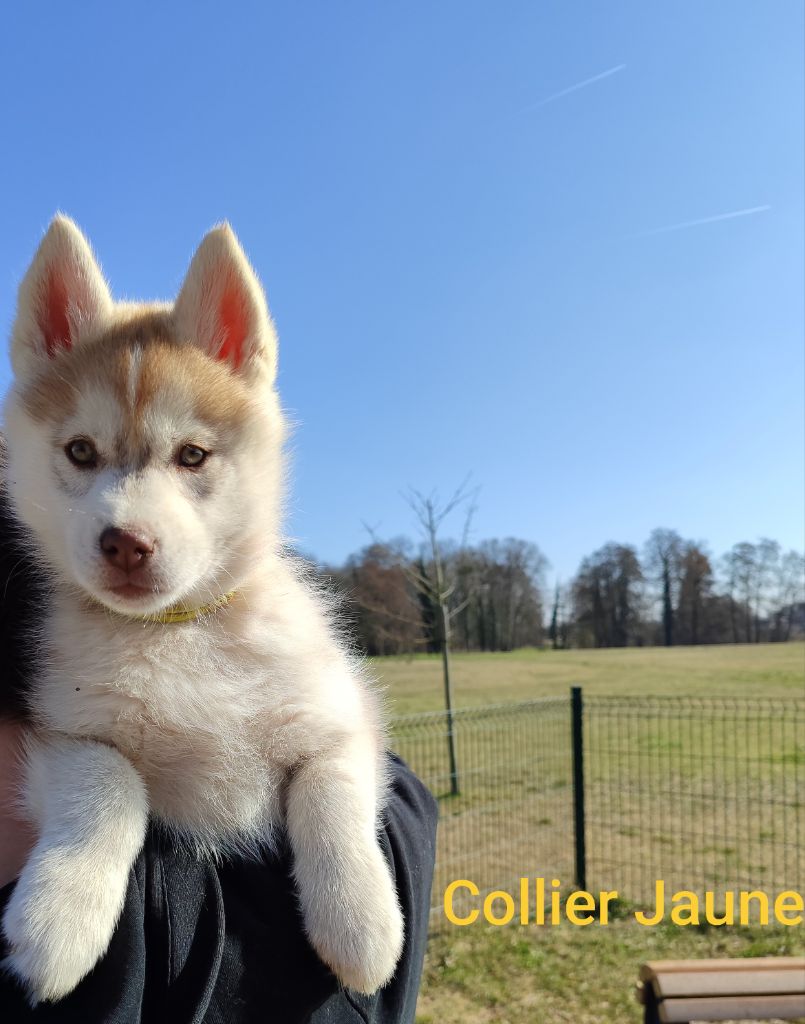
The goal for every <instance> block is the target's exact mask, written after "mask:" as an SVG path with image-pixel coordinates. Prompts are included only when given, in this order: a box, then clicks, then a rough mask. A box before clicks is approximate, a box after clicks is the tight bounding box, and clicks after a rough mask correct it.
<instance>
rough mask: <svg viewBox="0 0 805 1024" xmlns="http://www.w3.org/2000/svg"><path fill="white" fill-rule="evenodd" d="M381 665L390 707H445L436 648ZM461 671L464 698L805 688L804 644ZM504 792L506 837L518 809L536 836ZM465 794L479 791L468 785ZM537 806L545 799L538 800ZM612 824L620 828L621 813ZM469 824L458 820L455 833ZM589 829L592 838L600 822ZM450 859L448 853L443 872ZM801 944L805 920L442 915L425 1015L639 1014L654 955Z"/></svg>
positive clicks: (457, 686) (803, 949)
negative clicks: (449, 919)
mask: <svg viewBox="0 0 805 1024" xmlns="http://www.w3.org/2000/svg"><path fill="white" fill-rule="evenodd" d="M372 667H373V669H374V672H375V674H376V676H377V677H378V678H379V679H380V681H381V683H382V684H383V685H384V686H385V687H386V688H387V693H388V697H389V704H390V711H391V712H392V714H406V713H413V712H418V711H427V710H434V709H438V708H441V707H443V690H442V674H441V669H442V666H441V660H440V658H438V657H436V656H426V655H418V656H415V657H412V658H403V657H400V658H383V659H376V660H375V661H374V662H373V666H372ZM452 675H453V691H454V701H455V704H456V706H457V707H471V706H478V705H484V704H499V703H505V702H513V701H524V700H530V699H533V698H537V697H543V696H556V695H562V696H564V695H566V694H567V692H568V689H569V687H570V686H571V685H574V684H579V685H581V686H583V687H584V690H585V693H586V694H587V695H589V696H593V695H596V696H601V697H605V696H631V695H641V694H642V695H652V696H669V695H680V696H681V695H689V696H709V697H719V696H721V697H752V698H763V697H769V698H788V699H789V700H790V699H792V698H793V699H798V698H799V699H802V698H805V643H791V644H761V645H745V646H744V645H741V646H719V647H679V648H670V649H665V648H642V649H636V648H630V649H627V650H602V651H593V650H585V651H537V650H525V651H517V652H513V653H511V654H456V655H454V657H453V661H452ZM734 739H735V741H736V742H737V743H739V744H743V743H744V742H745V740H746V738H745V737H743V736H741V737H738V736H736V737H734ZM798 750H799V747H798ZM802 752H803V753H805V736H803V737H802ZM799 757H800V754H799V753H797V758H796V760H792V761H791V762H790V763H791V765H792V768H791V772H792V773H793V772H794V771H795V768H794V767H793V765H795V764H800V763H801V762H800V760H799ZM465 761H466V753H465ZM465 767H466V765H465ZM794 779H795V776H794V775H793V774H792V780H794ZM504 795H505V796H509V797H510V799H508V800H506V799H501V815H502V820H500V821H497V822H496V825H495V830H496V834H500V835H502V836H505V837H506V838H507V839H510V840H513V839H515V838H517V837H515V836H514V835H513V833H512V832H511V831H510V828H511V823H512V822H515V821H516V822H519V830H518V831H522V838H523V839H524V840H526V841H527V843H526V845H528V843H531V842H532V836H533V835H534V834H535V830H534V829H532V828H531V827H530V825H529V821H528V820H527V819H528V813H527V807H526V806H525V804H524V805H523V807H519V806H513V801H512V800H511V797H512V796H513V794H512V793H509V792H507V793H506V794H504ZM549 795H552V796H553V797H555V798H556V799H557V800H560V799H561V800H563V801H564V803H567V799H568V798H567V794H565V791H564V790H553V789H551V791H550V794H549ZM462 799H464V800H466V799H469V794H467V796H466V797H464V796H462ZM517 799H519V797H518V798H517ZM514 802H515V803H516V801H514ZM495 806H496V805H495ZM540 806H541V805H540ZM563 806H564V804H563ZM442 810H443V815H444V817H443V820H442V825H441V829H440V832H441V835H440V850H441V856H443V857H444V856H445V855H457V854H458V853H460V850H458V849H457V850H453V849H452V846H451V842H450V841H449V840H450V829H451V826H456V827H458V826H460V825H461V819H460V817H459V818H456V819H454V818H453V816H452V815H453V814H455V812H456V811H459V810H460V807H459V806H458V805H457V804H455V802H453V803H450V804H445V806H444V807H443V809H442ZM540 813H541V814H544V813H546V812H544V809H542V810H540ZM554 817H555V816H554ZM467 820H468V827H469V828H470V833H471V834H472V836H473V838H474V839H475V840H477V838H478V834H479V833H478V828H479V825H478V822H477V821H476V820H475V819H474V818H472V816H470V817H468V819H467ZM547 820H548V819H547V818H541V819H540V824H541V825H543V827H542V830H541V832H538V833H537V834H539V835H540V836H541V838H540V840H539V847H540V851H541V852H542V849H543V847H544V846H545V844H546V842H547V835H546V833H547V832H548V831H549V829H550V827H551V826H550V825H545V824H544V823H545V822H547ZM507 822H508V825H507ZM567 828H570V825H569V822H568V823H567ZM567 828H566V829H565V831H566V832H567ZM639 831H640V830H639V829H638V832H639ZM612 833H613V835H615V836H616V835H618V834H619V833H618V832H617V828H616V827H615V826H614V825H613V829H612ZM461 834H463V833H461V832H460V831H457V833H456V835H457V837H458V836H459V835H461ZM630 834H631V833H630ZM591 838H592V839H593V841H594V837H593V835H592V834H591ZM624 841H625V840H624ZM629 841H630V842H636V841H637V840H635V839H630V840H629ZM454 845H455V843H453V846H454ZM459 845H461V844H459ZM470 845H471V844H470ZM461 849H464V847H463V846H461ZM518 856H519V857H520V859H522V860H523V865H527V864H530V863H531V859H532V857H531V856H530V854H529V849H527V848H526V847H524V848H523V849H522V850H521V851H520V852H519V854H518ZM460 859H461V858H460V857H459V861H460ZM448 862H449V870H448V874H449V873H450V870H453V864H452V856H448ZM445 867H447V864H446V863H443V864H442V870H441V871H440V872H439V876H441V875H443V874H444V868H445ZM509 867H510V868H512V866H511V865H509ZM512 872H513V868H512ZM519 872H525V873H527V874H531V873H533V872H531V871H526V868H525V866H524V867H523V868H518V872H514V873H519ZM504 875H506V877H508V875H507V874H506V872H505V871H504V872H502V875H501V877H503V876H504ZM437 888H438V885H437ZM795 953H796V954H799V955H802V954H803V953H805V929H803V928H781V927H780V926H779V925H778V926H769V927H757V926H755V927H753V928H739V927H729V928H727V927H723V928H715V927H703V928H679V927H674V926H671V925H668V926H660V927H659V928H656V929H647V928H643V927H641V926H640V925H638V924H637V923H636V922H635V921H634V920H633V919H632V917H631V914H625V915H624V917H623V918H622V919H620V920H614V921H613V922H612V924H611V925H610V926H608V927H604V928H602V927H600V926H598V925H593V926H591V927H589V928H573V927H572V926H570V925H568V924H564V925H562V926H559V927H555V928H545V927H543V928H536V927H533V926H532V927H522V926H519V925H517V924H511V925H508V926H505V927H501V928H493V927H491V926H488V925H484V924H483V923H481V922H478V923H477V924H476V925H473V926H471V927H468V928H457V927H454V926H448V927H447V928H446V929H445V928H444V927H440V928H438V929H437V931H436V933H434V934H433V935H432V937H431V940H430V943H429V949H428V953H427V956H426V961H425V973H424V976H423V984H422V990H421V995H420V1000H419V1005H418V1013H417V1022H418V1024H487V1022H493V1021H494V1022H499V1024H532V1022H535V1021H540V1022H542V1021H544V1022H565V1021H567V1022H571V1021H572V1022H575V1024H596V1022H612V1024H615V1022H631V1024H639V1022H640V1021H641V1020H642V1012H641V1008H640V1007H639V1005H638V1004H637V1002H636V1001H635V998H634V984H635V981H636V978H637V971H638V968H639V966H640V964H641V963H643V962H644V961H645V960H650V959H666V958H668V959H684V958H705V957H714V956H722V957H723V956H729V957H736V956H739V957H740V956H749V957H751V956H764V955H766V956H768V955H791V954H795Z"/></svg>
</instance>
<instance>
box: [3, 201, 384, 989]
mask: <svg viewBox="0 0 805 1024" xmlns="http://www.w3.org/2000/svg"><path fill="white" fill-rule="evenodd" d="M54 280H55V281H56V285H55V286H53V287H52V286H51V284H52V282H53V281H54ZM48 288H50V291H49V292H48V290H47V289H48ZM43 296H44V298H43ZM62 300H64V302H66V309H65V310H64V315H63V316H62V315H61V311H60V310H59V309H58V308H57V309H56V311H55V313H54V303H55V304H56V306H57V307H58V304H59V302H60V301H62ZM148 310H150V311H155V312H156V314H158V315H159V316H163V317H164V318H165V323H167V324H168V326H169V328H170V330H171V332H172V334H173V335H174V336H175V337H176V339H177V342H178V343H177V344H176V345H175V346H174V348H175V350H176V357H175V360H174V356H173V355H172V354H170V353H169V358H168V363H167V365H168V367H169V370H168V372H166V373H165V375H164V380H160V383H159V387H157V388H156V389H153V388H152V392H153V393H151V394H150V397H149V400H148V401H147V403H146V405H145V406H144V407H138V406H137V402H138V400H139V399H138V397H137V396H138V395H139V394H140V390H139V389H140V388H141V386H142V380H141V379H140V376H141V374H142V373H143V372H144V371H143V370H142V367H143V366H144V365H145V362H146V361H147V359H148V358H149V355H148V349H147V345H148V342H147V341H145V342H143V341H142V340H136V339H135V337H134V332H133V335H132V341H131V344H130V345H129V344H126V349H127V350H126V352H125V357H126V360H125V364H123V363H121V364H120V365H125V374H126V375H127V376H126V378H125V381H124V383H123V385H121V382H120V381H118V382H117V385H116V388H115V387H112V385H111V382H107V381H106V380H104V379H99V378H98V377H97V375H93V374H91V373H88V374H87V375H86V378H85V379H83V378H82V379H81V380H80V381H79V382H78V383H74V384H72V385H71V388H70V390H69V392H67V394H68V395H69V402H68V405H69V408H68V409H65V410H64V415H63V416H62V415H59V414H58V413H55V414H52V415H47V416H45V417H43V416H41V415H40V416H36V415H33V414H32V413H31V408H30V402H29V401H27V400H26V395H27V394H28V393H29V391H30V388H31V386H32V384H34V383H36V382H37V381H38V380H39V379H40V378H41V379H43V380H45V379H49V378H47V374H48V373H49V372H50V373H51V376H52V371H53V368H54V366H55V367H56V368H57V369H58V368H59V367H62V368H68V369H69V365H70V364H69V361H70V360H72V359H76V358H77V354H78V353H79V352H80V350H81V349H82V346H85V345H103V344H106V343H105V342H104V341H103V337H104V335H105V332H106V333H108V332H109V331H110V330H112V331H117V332H118V335H119V334H120V331H121V330H122V331H123V333H124V334H125V325H126V324H128V323H129V322H131V323H132V324H135V323H136V322H137V316H138V315H139V312H140V309H139V307H134V306H131V305H123V304H114V303H113V302H112V299H111V297H110V294H109V290H108V288H107V286H106V283H105V282H104V279H103V277H102V275H101V272H100V270H99V268H98V266H97V264H96V262H95V260H94V257H93V256H92V253H91V251H90V249H89V246H88V245H87V243H86V241H85V240H84V238H83V236H82V235H81V233H80V232H79V230H78V228H77V227H76V226H75V225H74V224H73V223H72V222H71V221H69V220H67V219H66V218H63V217H60V218H57V219H56V220H55V221H54V222H53V224H52V225H51V227H50V230H49V231H48V233H47V235H46V236H45V238H44V240H43V242H42V244H41V246H40V249H39V251H38V253H37V255H36V257H35V259H34V261H33V264H32V266H31V268H30V270H29V272H28V275H27V276H26V278H25V280H24V281H23V284H22V286H21V288H20V297H19V310H18V313H17V319H16V323H15V326H14V330H13V335H12V361H13V365H14V369H15V375H16V378H15V383H14V386H13V388H12V390H11V391H10V393H9V396H8V398H7V401H6V404H5V408H4V415H5V431H6V439H7V445H8V454H7V466H6V469H5V477H6V480H5V486H6V487H7V488H8V492H9V495H10V497H11V500H12V503H13V506H14V508H15V511H16V515H17V517H18V518H19V520H20V522H21V523H22V524H24V526H25V527H27V530H28V532H29V535H30V538H31V542H32V544H34V546H35V548H36V550H37V552H38V558H39V561H40V562H41V565H42V567H43V570H44V571H45V572H46V574H47V576H48V578H49V580H50V582H51V584H52V590H53V599H52V602H51V608H50V611H49V613H48V615H47V617H46V619H45V620H44V621H43V622H42V624H41V629H40V641H41V649H42V652H43V656H44V665H43V669H42V671H41V673H40V675H39V678H38V679H37V681H36V685H35V686H34V687H33V689H32V692H31V694H30V708H31V712H32V723H33V726H32V737H31V741H30V743H29V746H28V752H27V757H26V766H25V768H26V770H25V784H24V794H23V798H24V801H25V806H26V808H27V810H28V813H29V815H30V816H31V817H32V818H33V820H34V821H35V822H36V824H37V826H38V827H39V830H40V835H39V841H38V843H37V845H36V848H35V850H34V852H33V854H32V856H31V858H30V861H29V863H28V864H27V865H26V867H25V868H24V870H23V873H22V876H21V878H20V880H19V882H18V884H17V887H16V890H15V893H14V896H13V898H12V900H11V902H10V904H9V907H8V909H7V911H6V914H5V917H4V919H3V930H4V932H5V935H6V938H7V940H8V943H9V947H10V949H11V955H10V957H9V960H8V962H7V965H6V966H7V967H8V968H9V969H10V970H12V971H13V972H14V973H15V975H16V976H17V977H18V978H19V980H20V981H21V982H22V983H23V984H25V985H26V986H27V987H28V989H29V992H30V994H31V998H32V999H33V1000H34V1001H36V1000H43V999H44V1000H47V999H58V998H60V997H61V996H63V995H65V994H66V993H68V992H69V991H71V990H72V989H73V988H74V987H75V985H76V984H77V983H78V982H79V981H80V980H81V978H82V977H83V976H84V975H85V974H86V973H87V972H88V971H89V970H90V969H91V968H92V966H93V965H94V963H95V962H97V960H98V958H99V957H100V956H101V955H102V954H103V952H104V950H105V949H106V947H107V946H108V943H109V940H110V938H111V935H112V932H113V930H114V927H115V924H116V921H117V918H118V916H119V914H120V911H121V907H122V901H123V897H124V894H125V888H126V884H127V879H128V876H129V871H130V868H131V865H132V862H133V860H134V859H135V857H136V855H137V853H138V851H139V849H140V847H141V844H142V840H143V835H144V831H145V825H146V821H147V816H148V814H151V815H153V816H154V817H156V818H158V819H160V820H161V821H162V822H163V823H165V824H166V825H167V826H169V827H170V828H172V829H173V830H174V831H175V833H176V834H177V836H178V837H180V838H181V839H182V840H183V841H187V842H189V843H191V844H193V846H194V847H195V848H196V849H197V850H198V852H199V855H210V856H221V855H229V854H243V855H246V856H251V855H257V854H259V852H260V851H261V850H264V849H265V848H266V847H267V846H269V845H270V843H271V840H272V836H273V835H275V834H276V830H277V829H278V828H285V829H287V833H288V836H289V838H290V840H291V844H292V849H293V855H294V865H295V877H296V882H297V887H298V892H299V898H300V902H301V907H302V910H303V914H304V921H305V927H306V930H307V934H308V936H309V938H310V941H311V943H312V945H313V946H314V948H315V949H316V950H317V952H318V953H319V955H320V956H321V957H322V959H323V960H324V961H325V962H326V963H327V964H328V965H329V966H330V967H331V968H332V970H333V971H334V972H335V974H336V975H337V976H338V977H339V979H340V980H341V981H342V982H343V983H344V984H345V985H348V986H350V987H353V988H356V989H358V990H361V991H364V992H371V991H373V990H375V989H376V988H378V987H379V986H380V985H382V984H383V983H384V982H385V981H387V980H388V978H389V977H390V976H391V974H392V973H393V970H394V967H395V964H396V962H397V959H398V957H399V953H400V949H401V945H402V936H403V923H402V917H401V913H400V910H399V906H398V903H397V898H396V895H395V892H394V886H393V883H392V880H391V877H390V874H389V870H388V867H387V865H386V863H385V860H384V858H383V855H382V852H381V850H380V847H379V845H378V842H377V827H378V814H379V811H380V808H381V803H382V797H383V789H384V778H383V770H382V764H383V757H382V755H383V746H384V731H383V725H382V716H381V714H380V709H379V705H378V700H377V697H376V694H375V692H374V691H373V689H372V687H371V686H370V685H369V684H368V682H367V681H366V680H365V679H364V677H363V675H362V671H361V667H360V665H358V664H357V663H356V662H355V661H354V660H353V659H351V658H350V657H349V656H348V655H347V654H346V653H345V650H344V648H343V645H342V644H341V643H340V642H339V638H338V636H337V634H336V633H335V632H334V630H333V627H332V625H331V619H330V616H329V614H328V608H327V604H326V601H325V600H324V599H323V598H322V597H321V596H320V595H319V594H318V593H317V592H316V590H315V589H314V588H312V587H311V586H310V585H309V584H308V583H307V582H306V580H305V576H304V574H303V573H302V572H301V571H300V569H299V568H298V567H297V566H296V565H295V563H294V562H293V561H292V560H290V559H289V558H288V557H287V556H286V555H285V554H284V553H283V546H282V540H281V535H280V527H279V519H280V509H281V484H282V478H283V456H282V448H283V440H284V436H285V428H284V423H283V418H282V414H281V411H280V406H279V402H278V399H277V395H276V392H275V390H274V378H275V367H276V339H275V335H274V330H273V326H272V324H271V321H270V318H269V314H268V310H267V307H266V303H265V298H264V295H263V291H262V289H261V287H260V285H259V283H258V281H257V278H256V276H255V274H254V272H253V271H252V269H251V267H250V266H249V264H248V262H247V260H246V258H245V256H244V255H243V253H242V251H241V249H240V246H239V245H238V243H237V240H236V239H235V236H234V235H233V234H232V232H231V230H230V229H229V228H228V227H226V226H224V227H220V228H216V229H214V230H213V231H212V232H210V234H209V235H207V237H206V238H205V239H204V241H203V242H202V244H201V246H200V248H199V250H198V252H197V253H196V256H195V257H194V259H193V261H192V264H191V267H190V270H189V272H188V277H187V280H186V281H185V283H184V285H183V287H182V289H181V292H180V295H179V298H178V300H177V302H176V304H175V306H174V307H170V306H161V307H148ZM222 311H223V312H222ZM222 318H223V321H227V318H229V322H230V327H229V328H228V327H227V323H226V322H223V323H222ZM233 323H234V327H232V326H231V325H232V324H233ZM65 325H66V327H65ZM59 329H61V333H60V332H59ZM228 330H229V334H227V331H228ZM65 334H66V335H67V337H62V336H61V335H65ZM233 337H234V338H235V341H236V342H237V344H236V345H233V343H232V338H233ZM109 344H111V342H110V343H109ZM124 344H125V341H124ZM190 349H193V351H192V352H191V351H190ZM199 350H200V351H201V352H202V353H203V359H204V360H207V361H210V362H214V363H215V372H220V373H224V374H226V375H228V376H227V377H226V379H225V380H224V378H221V381H222V384H221V387H222V388H223V387H224V385H225V386H226V388H230V389H235V390H233V391H232V394H233V395H234V396H235V398H238V396H239V395H240V396H242V403H243V408H242V409H241V410H240V412H238V409H239V408H240V406H238V402H239V401H240V399H239V398H238V401H234V399H233V401H232V402H230V406H231V408H230V407H228V410H227V416H228V417H229V419H228V420H227V423H226V424H224V422H223V420H222V419H221V417H220V415H218V414H217V413H215V412H214V411H212V412H211V411H210V409H212V408H213V406H214V403H212V402H211V401H210V396H209V395H204V394H199V388H198V384H197V377H198V374H197V372H196V371H197V370H198V359H199V356H198V351H199ZM93 351H94V350H93ZM171 351H172V350H171ZM191 357H192V358H191ZM183 359H184V360H185V361H184V362H183ZM193 359H195V363H194V362H193ZM194 367H195V369H194ZM205 368H207V367H206V363H205V366H204V367H202V369H205ZM207 369H208V368H207ZM205 372H206V370H205ZM57 376H58V374H57ZM62 376H64V374H62ZM198 379H200V378H198ZM43 386H44V385H43ZM238 388H239V389H240V391H238V390H237V389H238ZM59 393H63V391H62V392H59V391H58V389H56V391H54V394H59ZM133 416H135V417H138V419H137V422H136V423H134V424H133V423H132V417H133ZM216 417H217V418H216ZM233 417H236V418H238V421H237V425H236V426H235V427H233V426H232V423H231V422H230V421H231V420H232V418H233ZM135 428H136V431H137V438H138V444H140V443H141V445H142V446H143V451H146V452H147V453H148V454H147V458H145V457H144V458H143V459H142V460H140V462H139V463H138V464H137V465H136V466H135V465H128V464H126V463H125V460H124V461H123V462H122V463H121V460H120V458H119V457H117V459H115V458H114V457H113V452H114V451H116V450H117V451H118V452H119V451H120V449H121V445H123V442H122V441H121V438H124V439H125V437H127V436H128V434H130V433H131V431H132V430H133V429H135ZM76 436H79V437H86V438H91V439H92V440H93V442H94V444H95V445H96V447H97V449H98V451H99V452H100V453H101V457H100V461H99V464H98V466H97V467H96V468H93V469H89V470H87V469H79V468H76V467H75V466H74V465H72V464H71V463H70V462H69V460H68V459H67V457H66V455H65V452H64V446H65V445H66V444H68V443H69V441H70V439H71V438H74V437H76ZM186 442H192V443H193V444H196V445H199V446H202V447H208V448H210V449H211V450H212V451H213V455H212V456H210V458H209V459H208V464H205V467H202V470H203V471H204V472H206V474H207V475H206V476H202V475H201V473H198V474H193V473H187V472H182V471H178V470H177V468H176V465H175V458H174V455H175V450H176V448H177V445H181V444H182V443H186ZM116 446H117V447H116ZM123 447H124V448H125V445H123ZM109 525H111V526H115V527H119V528H123V529H137V530H140V531H144V532H145V533H147V534H148V535H149V536H150V537H152V538H154V540H155V544H156V547H155V553H154V555H153V558H152V559H150V561H149V573H150V576H149V580H150V581H151V585H150V586H149V587H148V588H147V589H144V590H143V592H142V594H141V595H140V596H133V597H132V596H122V595H120V594H118V593H115V592H113V590H112V589H110V577H109V573H110V572H111V571H112V570H110V569H109V567H108V565H107V564H106V563H105V562H104V559H103V557H102V553H101V551H100V546H99V536H100V533H101V531H102V530H103V529H104V528H105V527H106V526H109ZM230 590H236V591H237V595H236V597H235V599H234V600H233V601H232V602H231V603H230V604H229V605H228V606H227V607H225V608H222V609H219V610H218V611H216V612H214V613H211V614H209V615H206V616H203V617H201V618H200V619H198V620H195V619H194V620H191V621H189V622H186V623H174V624H162V623H159V622H153V621H145V620H143V619H142V618H137V617H136V616H137V615H140V616H142V615H143V614H147V613H153V612H155V611H158V610H160V609H164V608H166V607H168V606H170V605H172V604H175V603H176V602H182V603H184V604H186V605H188V606H190V607H196V606H200V605H203V604H204V603H205V602H208V601H209V600H210V599H211V598H212V597H216V596H218V595H220V594H222V593H224V592H228V591H230Z"/></svg>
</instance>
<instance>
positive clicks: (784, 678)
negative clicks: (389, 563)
mask: <svg viewBox="0 0 805 1024" xmlns="http://www.w3.org/2000/svg"><path fill="white" fill-rule="evenodd" d="M372 668H373V670H374V672H375V675H376V676H377V678H378V679H379V680H380V682H381V683H382V684H383V685H384V686H386V687H387V692H388V696H389V698H390V711H391V712H392V714H407V713H409V712H415V711H431V710H434V709H437V708H441V707H443V706H444V697H443V690H442V664H441V659H440V658H439V657H438V656H437V655H424V654H423V655H414V656H412V657H394V658H376V659H375V660H374V661H373V663H372ZM452 678H453V699H454V701H455V705H456V707H469V706H472V705H478V704H497V703H498V702H501V701H518V700H531V699H532V698H534V697H544V696H554V695H565V694H566V693H567V692H568V688H569V687H570V686H572V685H573V684H579V685H581V686H583V687H584V689H585V692H586V693H589V694H590V695H593V694H599V695H602V696H612V697H614V696H622V695H637V694H646V695H671V694H677V695H682V694H685V695H695V696H731V697H761V696H763V697H795V696H803V695H805V643H790V644H741V645H738V644H736V645H723V646H713V647H668V648H666V647H642V648H636V647H630V648H621V649H610V650H584V651H576V650H573V651H538V650H534V649H533V648H530V649H526V650H522V651H513V652H511V653H507V654H454V655H453V659H452Z"/></svg>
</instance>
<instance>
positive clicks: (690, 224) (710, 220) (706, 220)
mask: <svg viewBox="0 0 805 1024" xmlns="http://www.w3.org/2000/svg"><path fill="white" fill-rule="evenodd" d="M770 209H771V206H768V205H766V206H748V207H747V208H746V209H745V210H732V211H731V212H730V213H717V214H715V215H714V216H713V217H699V218H698V219H697V220H683V221H682V222H681V223H679V224H666V225H665V226H664V227H661V228H651V229H650V230H649V231H638V232H636V233H635V234H633V235H627V236H626V237H627V238H646V237H648V236H649V235H664V234H665V233H666V232H668V231H682V230H684V228H695V227H698V226H699V225H700V224H714V223H715V222H716V221H717V220H732V219H733V218H734V217H750V216H751V215H752V214H753V213H765V212H766V210H770Z"/></svg>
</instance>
